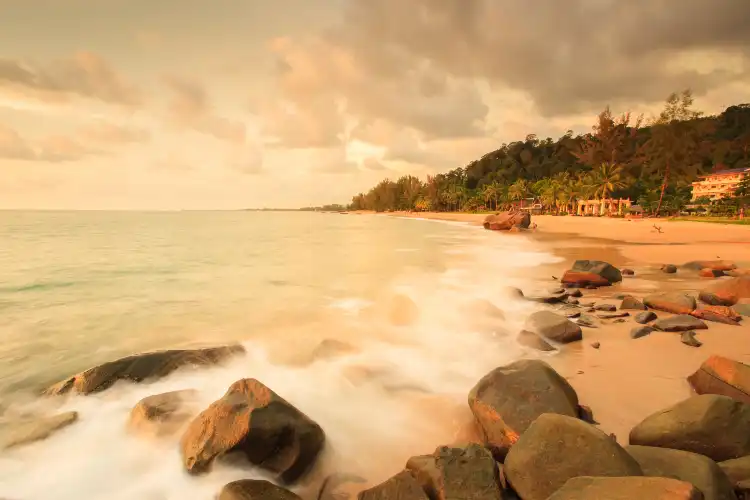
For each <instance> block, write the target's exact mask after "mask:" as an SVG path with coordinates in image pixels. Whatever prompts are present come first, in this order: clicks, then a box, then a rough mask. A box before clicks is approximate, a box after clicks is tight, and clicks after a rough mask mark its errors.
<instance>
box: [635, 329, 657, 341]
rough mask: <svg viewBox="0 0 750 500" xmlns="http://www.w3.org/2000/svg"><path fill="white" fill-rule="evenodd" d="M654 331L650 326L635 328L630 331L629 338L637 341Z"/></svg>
mask: <svg viewBox="0 0 750 500" xmlns="http://www.w3.org/2000/svg"><path fill="white" fill-rule="evenodd" d="M655 331H656V329H654V328H653V327H651V326H636V327H635V328H633V329H632V330H630V338H631V339H639V338H641V337H645V336H646V335H649V334H651V332H655Z"/></svg>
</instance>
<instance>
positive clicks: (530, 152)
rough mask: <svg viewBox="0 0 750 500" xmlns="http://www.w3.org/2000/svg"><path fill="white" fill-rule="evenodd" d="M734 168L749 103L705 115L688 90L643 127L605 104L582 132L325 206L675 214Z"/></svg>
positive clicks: (747, 141)
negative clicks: (695, 185)
mask: <svg viewBox="0 0 750 500" xmlns="http://www.w3.org/2000/svg"><path fill="white" fill-rule="evenodd" d="M741 167H750V104H739V105H735V106H730V107H728V108H727V109H726V110H724V112H722V113H721V114H719V115H718V116H705V115H704V114H703V113H701V112H700V111H698V110H695V109H694V102H693V96H692V94H691V92H690V90H685V91H683V92H679V93H674V94H672V95H670V96H669V97H668V98H667V100H666V102H665V103H664V108H663V110H662V111H661V113H660V114H659V116H658V117H655V118H653V119H651V120H648V121H645V120H644V119H643V117H642V116H639V117H634V116H631V113H623V114H621V115H615V114H613V113H612V112H611V111H610V109H609V107H607V108H606V109H604V110H603V111H602V112H601V113H600V114H599V115H598V116H597V117H596V120H595V123H594V125H593V127H592V131H591V132H590V133H588V134H583V135H574V134H573V132H572V131H568V133H566V134H565V135H564V136H562V137H560V138H559V139H557V140H554V139H552V138H550V137H548V138H546V139H540V138H539V137H537V136H536V135H534V134H529V135H527V136H526V138H525V139H523V140H520V141H516V142H512V143H509V144H503V145H502V146H500V148H499V149H497V150H495V151H491V152H489V153H487V154H485V155H484V156H482V157H481V158H479V159H477V160H474V161H472V162H471V163H469V164H468V165H466V166H464V167H459V168H456V169H454V170H451V171H450V172H446V173H442V174H437V175H435V176H430V177H428V178H427V179H426V180H424V181H423V180H421V179H419V178H417V177H414V176H410V175H407V176H404V177H401V178H399V179H396V180H392V179H384V180H382V181H381V182H379V183H378V184H377V185H376V186H374V187H373V188H372V189H370V190H369V191H368V192H367V193H361V194H358V195H356V196H354V198H353V199H352V202H351V204H350V205H349V206H348V207H338V206H330V207H327V209H333V210H337V209H347V208H348V209H349V210H375V211H378V212H385V211H398V210H404V211H469V212H481V211H494V210H502V209H503V208H505V207H507V206H508V205H509V204H511V203H513V202H514V201H517V200H522V199H528V198H537V199H538V200H539V201H540V202H541V203H542V205H543V206H544V210H545V211H547V212H551V213H557V214H565V213H570V212H571V211H572V210H574V208H575V206H576V203H577V201H578V200H581V199H585V200H588V199H606V198H630V199H631V200H632V201H633V202H636V203H637V204H638V205H640V206H641V207H642V208H643V209H644V211H645V212H646V213H649V214H660V215H663V214H673V213H676V212H679V211H680V210H682V209H684V207H685V206H686V205H688V204H689V203H690V198H691V187H690V183H691V182H693V181H694V180H695V179H696V177H697V176H698V175H700V174H702V173H708V172H711V171H712V170H719V169H732V168H741ZM747 190H748V188H747V182H744V183H743V188H742V189H741V190H740V191H741V192H738V193H737V194H738V195H741V194H743V193H744V196H742V197H737V198H734V199H731V200H726V201H723V202H722V203H720V205H722V206H723V207H724V208H723V209H724V210H725V211H730V212H731V211H734V210H736V208H737V205H738V203H739V202H743V201H747ZM743 198H744V200H743ZM696 201H697V202H699V203H700V202H707V201H708V200H696ZM324 208H326V207H324Z"/></svg>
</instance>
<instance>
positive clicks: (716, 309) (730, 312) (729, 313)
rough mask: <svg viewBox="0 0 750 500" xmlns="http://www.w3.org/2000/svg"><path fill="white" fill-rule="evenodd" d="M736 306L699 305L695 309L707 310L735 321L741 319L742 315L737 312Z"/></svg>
mask: <svg viewBox="0 0 750 500" xmlns="http://www.w3.org/2000/svg"><path fill="white" fill-rule="evenodd" d="M738 305H739V304H738ZM736 307H737V305H735V306H732V307H727V306H709V305H701V306H700V308H698V309H696V311H708V312H711V313H713V314H718V315H719V316H724V317H725V318H729V319H731V320H732V321H735V322H736V321H741V320H742V316H741V315H740V314H739V313H738V312H737V310H736ZM693 312H695V311H693Z"/></svg>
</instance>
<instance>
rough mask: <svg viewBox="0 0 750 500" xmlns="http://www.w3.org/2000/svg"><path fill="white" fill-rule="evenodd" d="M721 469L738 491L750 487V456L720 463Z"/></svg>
mask: <svg viewBox="0 0 750 500" xmlns="http://www.w3.org/2000/svg"><path fill="white" fill-rule="evenodd" d="M719 467H721V470H723V471H724V474H726V475H727V477H728V478H729V482H730V483H732V486H733V487H734V488H735V489H736V490H739V489H742V488H743V487H744V486H750V455H747V456H744V457H740V458H733V459H732V460H725V461H723V462H719ZM743 493H744V492H743Z"/></svg>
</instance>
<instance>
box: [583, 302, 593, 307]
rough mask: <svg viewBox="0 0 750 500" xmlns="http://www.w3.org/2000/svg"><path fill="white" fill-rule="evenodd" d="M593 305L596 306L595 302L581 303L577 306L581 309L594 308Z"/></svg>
mask: <svg viewBox="0 0 750 500" xmlns="http://www.w3.org/2000/svg"><path fill="white" fill-rule="evenodd" d="M594 304H596V302H581V303H580V304H579V305H580V306H581V307H594Z"/></svg>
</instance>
